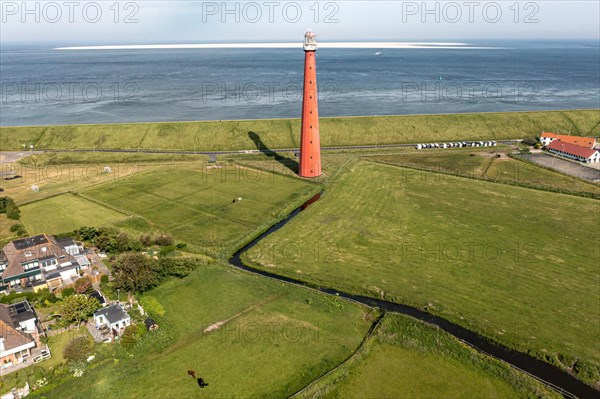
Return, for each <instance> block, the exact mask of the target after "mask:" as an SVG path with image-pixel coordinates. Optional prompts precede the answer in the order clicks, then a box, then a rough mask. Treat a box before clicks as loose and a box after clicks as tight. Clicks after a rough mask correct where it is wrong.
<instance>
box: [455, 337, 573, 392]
mask: <svg viewBox="0 0 600 399" xmlns="http://www.w3.org/2000/svg"><path fill="white" fill-rule="evenodd" d="M452 338H455V339H456V340H458V341H459V342H461V343H462V344H464V345H465V346H468V347H469V348H471V349H472V350H474V351H475V352H477V353H480V354H482V355H484V356H487V357H489V358H491V359H494V360H496V361H498V362H500V363H502V364H505V365H507V366H509V367H510V368H511V369H514V370H517V371H520V372H521V373H523V374H525V375H527V376H529V377H531V378H533V379H534V380H536V381H538V382H540V383H541V384H544V385H546V386H547V387H548V388H551V389H553V390H554V391H556V392H558V393H560V394H561V395H563V396H565V397H567V398H570V399H578V398H577V396H575V395H573V394H571V393H570V392H568V391H565V390H564V389H562V388H561V387H559V386H557V385H554V384H553V383H551V382H548V381H546V380H544V379H543V378H540V377H537V376H535V375H533V374H531V373H529V372H528V371H525V370H523V369H522V368H520V367H517V366H515V365H513V364H510V363H508V362H507V361H505V360H502V359H500V358H498V357H496V356H494V355H492V354H490V353H488V352H486V351H484V350H483V349H479V348H477V347H475V346H474V345H471V344H470V343H468V342H467V341H465V340H463V339H460V338H458V337H454V336H453V337H452Z"/></svg>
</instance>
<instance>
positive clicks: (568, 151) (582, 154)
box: [546, 140, 600, 163]
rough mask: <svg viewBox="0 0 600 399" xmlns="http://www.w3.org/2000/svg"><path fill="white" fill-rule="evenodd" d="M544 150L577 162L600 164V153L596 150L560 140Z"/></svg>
mask: <svg viewBox="0 0 600 399" xmlns="http://www.w3.org/2000/svg"><path fill="white" fill-rule="evenodd" d="M546 148H547V149H548V151H549V152H551V153H553V154H557V155H560V156H563V157H566V158H571V159H574V160H576V161H579V162H585V163H592V162H600V153H599V152H598V150H594V149H591V148H586V147H581V146H578V145H575V144H570V143H566V142H563V141H561V140H554V141H553V142H552V143H550V145H548V146H547V147H546Z"/></svg>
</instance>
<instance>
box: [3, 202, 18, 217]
mask: <svg viewBox="0 0 600 399" xmlns="http://www.w3.org/2000/svg"><path fill="white" fill-rule="evenodd" d="M6 217H7V218H9V219H12V220H19V218H20V217H21V211H19V207H18V206H17V205H16V204H15V203H14V202H13V203H10V204H8V205H7V206H6Z"/></svg>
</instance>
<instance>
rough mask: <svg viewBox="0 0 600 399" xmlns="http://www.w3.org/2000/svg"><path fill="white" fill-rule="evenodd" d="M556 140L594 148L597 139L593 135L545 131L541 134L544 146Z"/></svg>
mask: <svg viewBox="0 0 600 399" xmlns="http://www.w3.org/2000/svg"><path fill="white" fill-rule="evenodd" d="M556 140H560V141H562V142H563V143H569V144H575V145H578V146H581V147H586V148H594V146H595V145H596V139H595V138H593V137H581V136H568V135H563V134H556V133H548V132H543V133H542V134H541V135H540V142H541V143H542V145H543V146H544V147H546V146H548V145H550V143H552V142H554V141H556Z"/></svg>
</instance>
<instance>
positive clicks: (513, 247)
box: [245, 161, 600, 365]
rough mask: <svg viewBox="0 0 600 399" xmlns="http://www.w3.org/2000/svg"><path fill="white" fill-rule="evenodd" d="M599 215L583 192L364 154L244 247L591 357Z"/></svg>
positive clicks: (323, 278) (276, 261) (299, 274)
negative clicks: (281, 223)
mask: <svg viewBox="0 0 600 399" xmlns="http://www.w3.org/2000/svg"><path fill="white" fill-rule="evenodd" d="M584 215H585V216H584ZM598 216H599V214H598V203H597V201H596V200H592V199H586V198H580V197H574V196H569V195H563V194H555V193H547V192H543V191H538V190H531V189H526V188H520V187H513V186H508V185H504V184H496V183H491V182H485V181H480V180H471V179H465V178H460V177H455V176H448V175H442V174H436V173H430V172H424V171H416V170H409V169H403V168H398V167H395V166H389V165H382V164H374V163H367V162H364V161H363V162H358V163H356V164H354V165H353V166H352V167H351V170H350V171H349V172H348V173H346V174H344V175H342V176H341V177H340V178H339V179H337V180H336V182H335V184H333V185H331V186H330V187H329V188H327V189H326V191H325V195H324V196H323V198H322V199H321V200H320V201H319V202H318V203H316V204H314V205H312V206H311V207H310V208H308V210H307V211H305V212H304V213H302V214H300V215H299V216H298V217H297V218H296V219H294V220H293V221H292V222H291V223H290V224H288V225H286V226H285V227H284V228H282V229H281V230H279V231H278V232H277V233H275V234H274V235H271V236H269V237H267V238H266V239H265V240H264V241H263V242H262V243H261V244H260V245H258V246H257V247H255V248H254V249H253V250H252V251H251V252H249V253H247V254H246V255H245V256H246V258H247V259H249V260H250V261H252V262H254V263H255V264H256V265H258V266H259V267H265V268H268V270H269V271H271V272H277V273H281V274H285V275H290V276H293V277H294V278H300V279H303V280H306V281H310V282H314V283H316V284H321V285H324V286H328V287H336V288H338V289H342V290H346V291H350V292H356V293H361V294H367V295H371V296H376V297H383V298H386V299H388V300H392V301H396V302H400V303H407V304H412V305H415V306H417V307H420V308H423V309H427V310H428V311H430V312H433V313H436V314H439V315H442V316H443V317H446V318H448V319H450V320H453V321H455V322H457V323H459V324H461V325H463V326H466V327H467V328H471V329H474V330H477V331H479V332H481V333H483V334H485V335H487V336H489V337H491V338H493V339H495V340H498V341H500V342H503V343H505V344H507V345H509V346H512V347H515V348H517V349H519V350H521V351H528V350H533V351H534V352H535V351H537V353H538V354H540V355H548V356H552V355H553V354H562V355H564V357H565V358H567V359H571V360H573V359H575V358H577V357H581V358H583V359H587V360H590V361H592V362H593V363H594V364H596V365H598V364H600V352H599V351H598V348H597V347H595V346H594V345H592V343H593V342H598V341H600V332H599V331H598V329H597V328H595V326H597V325H598V323H599V322H600V318H599V314H598V312H595V311H593V310H592V309H597V308H598V305H599V304H600V291H599V290H598V279H599V278H600V271H599V269H598V264H599V262H598V259H599V258H600V256H599V252H598V251H599V249H598V245H597V232H598V222H599V220H598ZM573 221H576V223H574V222H573Z"/></svg>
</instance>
